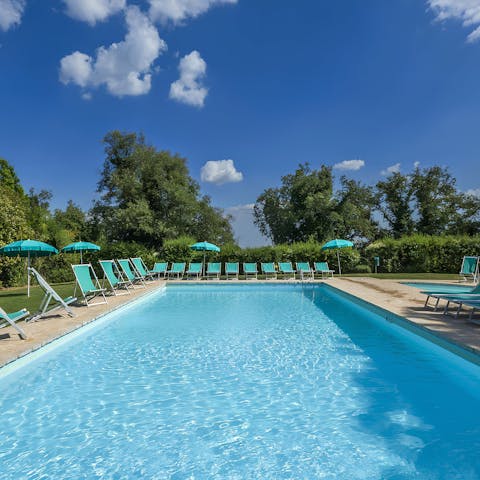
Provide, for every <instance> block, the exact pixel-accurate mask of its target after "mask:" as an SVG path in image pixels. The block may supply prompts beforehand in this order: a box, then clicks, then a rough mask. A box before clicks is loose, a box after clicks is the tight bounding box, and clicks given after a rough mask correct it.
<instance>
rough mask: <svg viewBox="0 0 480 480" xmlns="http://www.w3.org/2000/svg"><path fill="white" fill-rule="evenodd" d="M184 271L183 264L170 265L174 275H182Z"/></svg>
mask: <svg viewBox="0 0 480 480" xmlns="http://www.w3.org/2000/svg"><path fill="white" fill-rule="evenodd" d="M184 271H185V262H183V263H174V264H173V265H172V272H174V273H182V272H184Z"/></svg>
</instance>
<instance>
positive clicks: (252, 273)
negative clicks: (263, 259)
mask: <svg viewBox="0 0 480 480" xmlns="http://www.w3.org/2000/svg"><path fill="white" fill-rule="evenodd" d="M243 273H244V274H245V280H248V279H249V278H255V280H257V274H258V270H257V264H256V263H244V264H243Z"/></svg>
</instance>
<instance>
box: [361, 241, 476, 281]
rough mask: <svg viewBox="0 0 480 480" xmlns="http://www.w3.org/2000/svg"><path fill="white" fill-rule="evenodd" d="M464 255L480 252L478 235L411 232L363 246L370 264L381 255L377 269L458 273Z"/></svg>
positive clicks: (381, 270) (403, 271)
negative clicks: (403, 235) (397, 237)
mask: <svg viewBox="0 0 480 480" xmlns="http://www.w3.org/2000/svg"><path fill="white" fill-rule="evenodd" d="M465 255H480V236H478V235H477V236H473V237H468V236H442V237H434V236H429V235H412V236H409V237H402V238H399V239H393V238H386V239H383V240H378V241H376V242H374V243H372V244H371V245H369V246H368V247H367V248H366V249H365V256H366V257H367V258H368V259H369V261H370V264H373V257H375V256H378V257H380V268H379V272H388V273H411V272H415V273H458V272H459V271H460V266H461V263H462V258H463V257H464V256H465Z"/></svg>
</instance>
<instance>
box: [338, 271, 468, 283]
mask: <svg viewBox="0 0 480 480" xmlns="http://www.w3.org/2000/svg"><path fill="white" fill-rule="evenodd" d="M342 277H371V278H387V279H389V280H425V281H427V280H457V281H458V280H459V279H460V277H459V275H458V273H346V274H345V275H342Z"/></svg>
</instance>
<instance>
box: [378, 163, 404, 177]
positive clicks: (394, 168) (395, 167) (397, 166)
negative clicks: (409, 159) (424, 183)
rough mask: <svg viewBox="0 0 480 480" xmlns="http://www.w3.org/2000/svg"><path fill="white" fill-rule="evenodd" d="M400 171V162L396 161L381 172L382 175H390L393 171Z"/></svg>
mask: <svg viewBox="0 0 480 480" xmlns="http://www.w3.org/2000/svg"><path fill="white" fill-rule="evenodd" d="M399 172H400V163H396V164H395V165H391V166H390V167H387V168H386V169H385V170H382V171H381V172H380V174H381V175H390V174H391V173H399Z"/></svg>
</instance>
